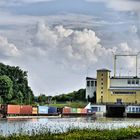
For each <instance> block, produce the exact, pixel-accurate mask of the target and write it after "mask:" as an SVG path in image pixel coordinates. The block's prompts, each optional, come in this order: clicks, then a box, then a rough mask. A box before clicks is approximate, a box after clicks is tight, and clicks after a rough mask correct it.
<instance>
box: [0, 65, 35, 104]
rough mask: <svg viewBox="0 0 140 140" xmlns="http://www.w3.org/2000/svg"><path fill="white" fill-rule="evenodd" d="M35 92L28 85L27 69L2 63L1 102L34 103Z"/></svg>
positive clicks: (0, 73)
mask: <svg viewBox="0 0 140 140" xmlns="http://www.w3.org/2000/svg"><path fill="white" fill-rule="evenodd" d="M33 101H34V94H33V91H32V90H31V88H30V87H29V85H28V80H27V71H23V70H21V69H20V68H19V67H18V66H17V67H15V66H9V65H4V64H3V63H0V103H3V104H9V103H12V104H32V102H33Z"/></svg>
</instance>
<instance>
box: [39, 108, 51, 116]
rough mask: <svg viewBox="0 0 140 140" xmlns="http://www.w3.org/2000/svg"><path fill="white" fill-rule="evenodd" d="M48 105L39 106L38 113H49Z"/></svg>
mask: <svg viewBox="0 0 140 140" xmlns="http://www.w3.org/2000/svg"><path fill="white" fill-rule="evenodd" d="M48 110H49V108H48V106H38V114H44V115H45V114H48Z"/></svg>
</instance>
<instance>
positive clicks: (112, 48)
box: [0, 0, 140, 96]
mask: <svg viewBox="0 0 140 140" xmlns="http://www.w3.org/2000/svg"><path fill="white" fill-rule="evenodd" d="M139 44H140V2H139V0H71V1H69V0H0V62H2V63H4V64H8V65H11V66H20V67H21V68H22V69H23V70H25V71H28V79H29V85H30V86H31V88H32V90H33V92H34V94H35V95H39V94H46V95H52V96H53V95H56V94H61V93H68V92H72V91H74V90H78V89H80V88H85V82H86V81H85V79H86V77H87V76H88V77H96V70H97V69H102V68H107V69H110V70H111V71H112V73H111V74H112V75H113V54H136V53H138V52H139V51H140V45H139ZM139 57H140V56H138V60H140V58H139ZM138 62H139V61H138ZM135 65H136V64H135V59H134V57H121V58H118V59H117V75H121V76H122V75H129V76H130V75H135ZM138 74H139V76H140V65H139V63H138Z"/></svg>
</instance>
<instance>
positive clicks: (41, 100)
mask: <svg viewBox="0 0 140 140" xmlns="http://www.w3.org/2000/svg"><path fill="white" fill-rule="evenodd" d="M47 99H48V98H47V96H46V95H44V94H41V95H39V96H38V103H39V104H40V105H44V104H46V103H47Z"/></svg>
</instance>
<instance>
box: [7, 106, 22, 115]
mask: <svg viewBox="0 0 140 140" xmlns="http://www.w3.org/2000/svg"><path fill="white" fill-rule="evenodd" d="M7 114H20V105H8V106H7Z"/></svg>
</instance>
